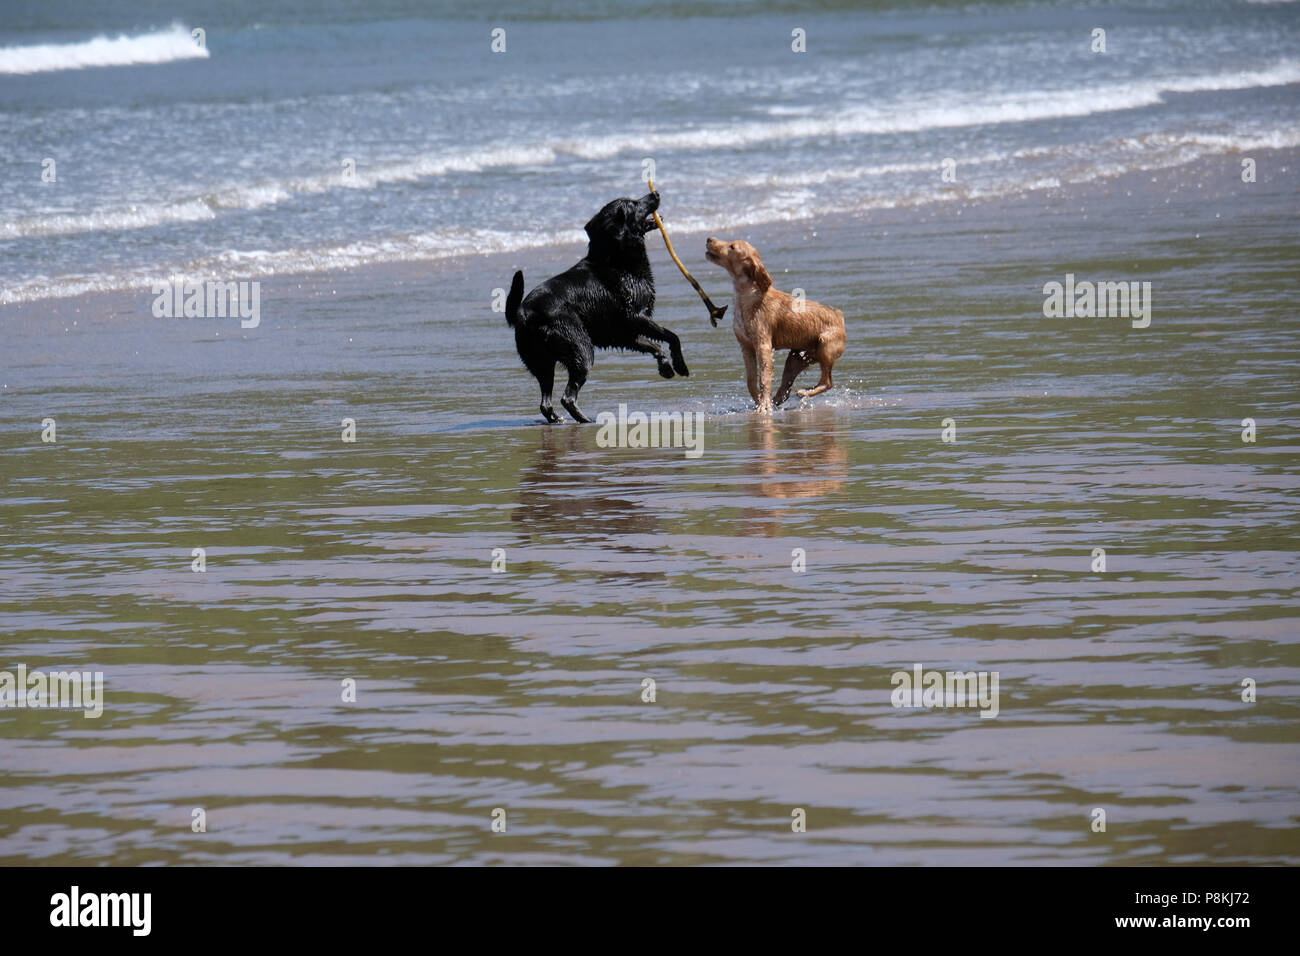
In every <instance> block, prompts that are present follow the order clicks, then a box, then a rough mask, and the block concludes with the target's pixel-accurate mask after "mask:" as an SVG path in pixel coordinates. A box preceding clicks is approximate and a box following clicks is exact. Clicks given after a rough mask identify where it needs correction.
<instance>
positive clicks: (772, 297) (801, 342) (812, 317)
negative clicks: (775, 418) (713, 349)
mask: <svg viewBox="0 0 1300 956" xmlns="http://www.w3.org/2000/svg"><path fill="white" fill-rule="evenodd" d="M704 249H705V252H704V257H705V258H706V259H708V260H709V261H710V262H712V263H713V264H714V265H718V266H722V268H724V269H726V270H727V272H729V273H730V274H731V281H732V284H733V285H734V286H735V288H736V311H735V313H734V317H733V318H732V325H731V327H732V329H733V331H735V333H736V340H737V341H738V342H740V351H741V354H742V355H743V356H744V357H745V382H746V383H747V384H748V385H749V394H750V395H752V396H753V397H754V401H755V403H757V405H758V410H759V411H760V412H770V411H771V410H772V406H773V405H774V404H775V405H780V404H781V403H782V402H784V401H785V400H786V398H787V397H788V396H789V395H790V387H791V386H792V385H794V380H795V378H796V377H797V376H798V375H799V373H800V372H802V371H803V370H804V369H806V368H807V367H808V366H809V365H811V364H812V363H813V362H816V363H817V364H818V365H820V366H821V370H822V377H821V380H820V381H819V382H818V383H817V385H816V386H815V387H814V388H809V389H803V388H801V389H799V396H800V397H801V398H808V397H810V396H812V395H820V394H821V393H822V392H824V391H826V390H827V389H828V388H832V387H834V384H835V383H834V382H832V381H831V367H832V366H833V365H834V364H835V360H836V359H838V358H839V357H840V356H841V355H843V354H844V345H845V342H846V341H847V340H848V337H847V336H846V335H845V333H844V313H843V312H841V311H840V310H839V309H831V308H827V307H826V306H824V305H818V304H817V303H816V302H809V301H805V300H802V299H795V298H794V297H793V296H791V295H789V294H787V293H785V292H778V291H777V290H776V289H773V288H772V276H771V275H769V274H768V271H767V269H765V268H763V260H762V259H760V258H759V257H758V250H757V249H755V248H754V247H753V246H751V245H750V244H749V243H747V242H740V241H737V242H723V241H722V240H720V239H707V240H705V243H704ZM774 349H790V356H789V357H788V358H787V359H786V360H785V371H784V372H782V373H781V387H780V388H779V389H778V390H777V393H776V395H775V396H773V395H772V352H773V350H774Z"/></svg>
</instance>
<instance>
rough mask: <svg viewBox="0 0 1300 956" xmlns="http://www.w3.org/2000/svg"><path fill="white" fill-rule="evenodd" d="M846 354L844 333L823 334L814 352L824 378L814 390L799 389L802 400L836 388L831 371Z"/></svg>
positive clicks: (813, 354) (813, 356)
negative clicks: (837, 360)
mask: <svg viewBox="0 0 1300 956" xmlns="http://www.w3.org/2000/svg"><path fill="white" fill-rule="evenodd" d="M843 354H844V333H843V332H839V333H827V332H823V333H822V335H821V336H820V337H819V338H818V340H817V348H816V350H814V351H813V352H812V358H813V361H814V362H816V363H817V364H819V365H820V366H821V367H822V377H821V379H820V380H819V381H818V382H817V384H816V385H814V386H813V387H812V388H801V389H799V397H800V398H812V397H813V396H814V395H820V394H821V393H822V392H825V391H829V390H830V389H832V388H834V387H835V383H834V382H833V381H831V369H832V368H834V367H835V360H836V359H838V358H839V357H840V356H841V355H843Z"/></svg>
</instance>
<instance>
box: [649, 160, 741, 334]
mask: <svg viewBox="0 0 1300 956" xmlns="http://www.w3.org/2000/svg"><path fill="white" fill-rule="evenodd" d="M646 182H647V183H648V184H649V186H650V191H651V192H654V191H655V184H654V180H653V179H647V180H646ZM654 217H655V225H656V226H658V227H659V235H661V236H663V237H664V245H665V246H667V247H668V254H669V255H670V256H672V257H673V262H675V263H677V268H679V269H681V270H682V275H684V276H686V281H687V282H689V283H690V284H691V285H693V286H695V291H696V292H698V293H699V294H700V298H701V299H703V300H704V307H705V308H706V309H708V310H709V321H710V322H712V323H713V324H714V326H715V327H716V326H717V324H718V319H720V318H722V314H723V313H724V312H726V311H727V307H726V306H725V305H724V306H723V307H722V308H720V309H719V308H718V307H717V306H716V305H714V304H713V302H712V301H711V300H710V299H709V296H708V294H707V293H706V292H705V291H704V290H703V289H701V288H700V284H699V283H698V282H696V281H695V277H694V276H693V275H691V274H690V273H689V272H687V271H686V267H685V266H684V265H682V260H681V259H678V258H677V253H676V251H674V249H673V241H672V240H671V239H669V238H668V230H667V229H665V228H664V221H663V220H662V219H660V218H659V212H658V210H656V211H655V213H654Z"/></svg>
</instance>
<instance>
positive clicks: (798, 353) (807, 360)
mask: <svg viewBox="0 0 1300 956" xmlns="http://www.w3.org/2000/svg"><path fill="white" fill-rule="evenodd" d="M811 364H812V358H811V357H810V356H809V355H808V353H807V352H806V351H804V350H802V349H793V350H791V352H790V354H789V356H787V357H786V360H785V370H784V371H783V372H782V373H781V387H780V388H779V389H778V390H777V393H776V394H775V395H773V396H772V404H773V405H780V404H781V403H782V402H784V401H785V400H786V399H787V398H789V397H790V389H791V387H793V385H794V380H795V379H796V378H798V377H799V373H800V372H802V371H803V370H804V369H806V368H807V367H808V366H809V365H811Z"/></svg>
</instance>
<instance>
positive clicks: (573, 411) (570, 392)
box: [560, 362, 591, 423]
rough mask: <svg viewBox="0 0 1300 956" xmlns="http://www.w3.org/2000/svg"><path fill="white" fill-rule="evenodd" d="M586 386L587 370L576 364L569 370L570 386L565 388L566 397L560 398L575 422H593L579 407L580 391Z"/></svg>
mask: <svg viewBox="0 0 1300 956" xmlns="http://www.w3.org/2000/svg"><path fill="white" fill-rule="evenodd" d="M585 384H587V369H586V368H585V367H584V366H582V365H580V364H579V363H577V362H575V363H574V364H573V367H572V368H570V369H569V384H568V385H566V386H565V387H564V395H563V396H562V397H561V398H560V404H561V405H563V406H564V410H565V411H567V412H568V413H569V414H570V415H572V416H573V420H574V421H575V422H584V423H586V422H590V421H591V419H590V418H588V417H587V416H586V415H584V414H582V409H580V408H579V407H578V390H579V389H580V388H582V386H583V385H585Z"/></svg>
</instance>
